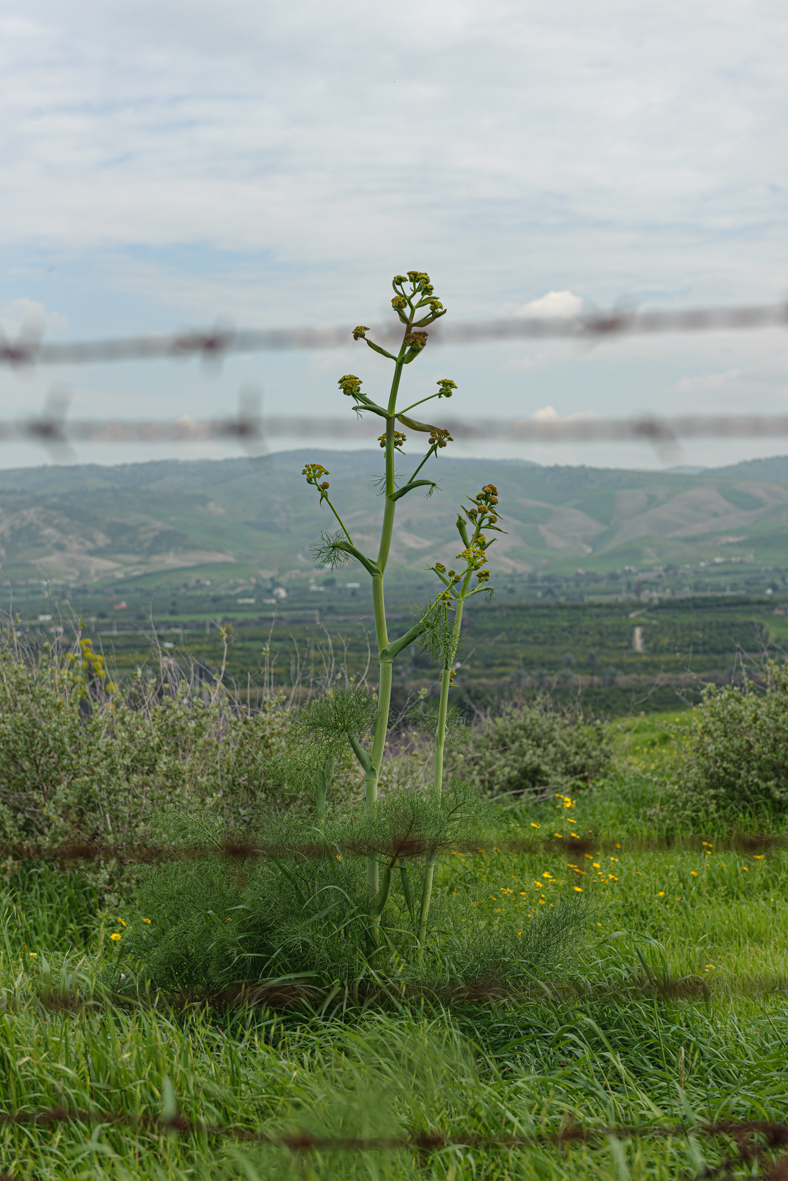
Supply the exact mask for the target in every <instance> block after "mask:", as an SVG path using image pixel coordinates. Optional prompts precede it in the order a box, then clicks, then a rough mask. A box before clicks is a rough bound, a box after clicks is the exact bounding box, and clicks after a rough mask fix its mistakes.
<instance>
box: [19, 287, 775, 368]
mask: <svg viewBox="0 0 788 1181" xmlns="http://www.w3.org/2000/svg"><path fill="white" fill-rule="evenodd" d="M785 326H788V304H784V303H774V304H754V305H748V306H739V307H727V308H726V307H717V308H685V309H676V310H666V311H645V312H641V311H636V310H628V309H614V310H612V311H606V312H592V313H590V314H586V315H580V316H573V317H568V316H567V317H564V316H562V317H541V316H540V317H534V316H531V317H522V316H510V317H507V318H505V319H496V320H475V321H465V322H458V323H451V322H450V323H448V324H446V323H444V322H441V323H439V324H436V325H434V326H433V327H432V328H431V331H430V334H429V335H430V340H431V342H432V343H434V344H471V343H479V342H483V341H498V342H502V341H516V340H525V339H532V340H550V339H570V340H571V339H575V340H600V339H603V338H604V339H611V338H613V337H619V336H632V335H654V334H656V333H672V332H712V331H725V332H728V331H731V330H748V329H754V328H774V327H785ZM368 331H369V332H370V333H371V334H372V335H374V336H376V337H377V339H378V340H382V341H390V340H395V339H399V337H400V336H401V335H402V329H401V327H399V326H395V325H393V324H383V325H377V326H376V327H374V328H372V329H369V330H368ZM351 336H352V329H351V328H349V327H344V326H330V327H309V328H269V329H243V328H238V329H236V328H212V329H193V330H189V331H186V332H180V333H172V334H170V335H164V334H162V335H158V334H156V335H149V336H128V337H122V338H117V339H110V340H93V341H59V342H54V341H53V342H50V343H47V342H45V341H44V340H43V339H42V338H41V336H40V335H37V334H36V333H35V331H34V330H32V329H31V328H25V326H23V328H22V330H21V331H20V332H19V334H18V335H17V336H16V337H15V338H13V339H10V338H9V337H8V336H7V335H3V336H0V364H5V365H11V366H17V367H21V366H29V365H83V364H88V363H91V362H93V363H98V362H105V363H106V362H112V361H141V360H161V359H166V358H184V357H190V356H201V357H203V358H205V359H207V360H215V359H217V358H219V357H221V356H223V355H225V354H227V353H251V352H260V351H282V350H300V349H330V348H341V347H348V346H349V345H350V344H351V343H352V339H351Z"/></svg>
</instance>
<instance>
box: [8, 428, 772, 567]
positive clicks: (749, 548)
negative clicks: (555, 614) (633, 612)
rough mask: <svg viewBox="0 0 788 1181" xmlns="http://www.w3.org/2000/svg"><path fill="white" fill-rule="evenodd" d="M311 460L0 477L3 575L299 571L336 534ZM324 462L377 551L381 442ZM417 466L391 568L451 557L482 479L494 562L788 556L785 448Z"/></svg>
mask: <svg viewBox="0 0 788 1181" xmlns="http://www.w3.org/2000/svg"><path fill="white" fill-rule="evenodd" d="M319 458H320V454H319V451H318V449H316V448H315V449H310V450H308V451H307V450H303V451H301V450H299V451H291V452H279V453H277V454H274V455H270V456H266V457H264V458H260V459H233V460H221V461H212V460H201V461H187V462H179V461H162V462H151V463H139V464H126V465H122V466H118V467H102V466H99V465H93V464H90V465H88V464H85V465H76V466H69V467H54V466H50V467H41V468H24V469H18V470H8V471H3V472H0V559H1V560H2V564H3V567H4V571H5V577H6V578H10V579H12V580H16V579H24V578H33V577H42V578H43V577H48V578H51V579H58V580H63V581H66V582H76V581H80V582H81V581H86V580H87V581H100V580H103V579H112V580H116V579H118V578H121V577H130V576H135V575H136V576H138V575H143V574H145V575H151V574H155V573H157V572H161V573H164V572H172V571H173V570H176V569H189V570H192V571H193V572H195V573H196V572H198V571H199V570H201V569H205V568H206V567H210V568H211V569H213V570H216V569H217V568H219V569H221V568H223V567H225V566H226V565H227V564H230V565H232V566H233V567H234V568H236V569H237V568H238V567H239V564H240V565H241V566H244V567H253V568H254V569H255V570H262V571H265V572H275V571H282V570H289V569H304V570H308V569H310V568H311V567H312V566H313V565H314V558H313V556H312V553H311V547H312V546H313V545H314V544H315V542H316V541H318V540H319V537H320V532H321V529H322V530H327V529H332V520H331V518H330V514H329V512H328V510H327V509H326V508H325V507H324V508H323V509H320V508H319V507H318V503H317V496H316V495H315V494H314V489H311V488H308V487H307V486H306V484H305V481H304V479H303V477H302V476H301V475H300V472H301V469H302V467H303V465H304V463H305V462H307V461H313V460H315V459H319ZM323 459H324V461H325V462H326V464H327V466H328V468H329V470H330V472H331V475H330V477H329V480H330V483H331V495H332V497H335V498H336V503H337V505H338V506H341V509H342V510H344V511H343V517H344V519H345V521H346V523H347V525H348V527H349V529H350V530H351V532H352V533H353V535H354V540H356V541H357V543H359V544H361V545H362V546H370V547H371V546H373V543H374V538H375V534H376V523H377V520H378V518H379V516H380V513H381V500H380V498H379V496H378V494H377V490H376V486H375V481H376V479H377V477H378V475H379V473H380V452H379V451H351V452H330V453H328V454H327V455H326V456H323ZM414 466H415V465H414ZM402 469H403V470H402V474H403V476H406V475H407V474H408V473H409V470H410V466H409V465H406V462H405V461H403V462H402ZM426 474H431V475H432V478H434V479H437V480H438V481H439V484H440V494H438V495H435V496H433V497H431V498H429V499H424V498H423V497H421V496H420V495H419V493H418V492H416V493H412V494H411V495H410V496H408V497H407V498H405V499H404V500H403V501H401V502H400V507H399V512H398V518H397V520H398V525H397V530H396V534H395V543H394V549H393V554H392V565H393V566H394V567H396V568H397V569H399V570H402V571H406V570H412V571H417V570H421V569H423V567H424V559H425V556H426V555H427V554H429V556H430V558H431V559H432V560H434V558H435V557H436V556H437V553H440V556H441V557H442V558H443V559H444V560H449V561H450V560H451V559H452V557H453V555H454V552H455V550H456V546H457V542H456V534H455V532H454V527H453V522H454V519H455V517H456V506H457V504H458V503H459V502H460V501H461V499H462V497H463V496H465V495H467V494H468V493H473V492H475V491H477V490H478V488H479V486H480V485H481V484H483V483H487V482H490V481H492V482H494V483H496V484H497V485H498V488H499V491H500V506H501V509H502V512H503V514H504V518H505V521H504V523H505V525H506V528H507V533H506V535H505V536H504V537H502V538H501V539H500V542H499V544H498V545H497V546H496V566H497V568H498V569H501V570H502V571H508V572H511V573H527V572H530V571H534V570H540V571H543V572H547V571H553V572H555V573H556V574H565V573H570V572H573V571H574V570H575V569H576V568H577V567H579V566H582V567H583V569H585V570H588V571H599V572H605V571H610V570H614V569H621V568H624V567H626V566H630V567H635V568H637V569H647V568H648V567H653V566H657V565H665V564H676V565H691V566H694V565H697V564H698V563H699V562H702V561H708V562H711V561H713V560H714V559H715V558H717V559H718V560H719V558H720V557H724V558H725V559H732V560H734V561H741V562H748V561H759V562H764V563H768V564H773V565H776V566H781V565H785V566H788V560H787V559H788V457H786V458H780V459H767V460H754V461H751V462H749V463H744V464H740V465H737V466H735V467H728V468H719V469H710V470H707V471H703V472H698V473H692V472H682V471H675V472H670V471H665V472H645V471H643V472H639V471H619V470H604V469H595V468H586V467H540V466H538V465H536V464H531V463H527V462H524V461H519V460H475V459H450V458H445V457H443V456H441V458H440V459H439V460H438V461H437V462H435V463H434V464H433V465H432V472H428V473H426ZM228 573H229V571H228Z"/></svg>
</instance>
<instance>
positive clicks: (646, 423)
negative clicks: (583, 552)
mask: <svg viewBox="0 0 788 1181" xmlns="http://www.w3.org/2000/svg"><path fill="white" fill-rule="evenodd" d="M442 429H445V430H448V431H449V433H450V434H451V436H452V438H453V440H455V441H456V442H458V443H467V442H506V443H509V444H512V443H521V444H523V445H527V444H531V443H594V442H608V443H627V442H641V443H649V444H651V445H653V446H655V447H657V448H665V447H671V446H673V445H675V444H677V443H678V442H679V441H680V440H681V439H690V438H692V439H699V438H709V439H732V438H736V439H743V438H777V437H786V436H788V415H786V414H772V415H755V414H739V415H725V414H708V415H691V416H683V417H678V418H662V417H658V416H656V415H642V416H640V417H637V418H600V417H597V416H596V415H593V414H589V415H573V416H572V417H570V418H565V419H561V418H548V419H544V418H518V419H490V418H484V419H448V420H445V421H444V422H443V424H442ZM379 431H380V426H379V425H376V423H375V422H373V421H371V420H364V419H360V420H357V421H355V422H353V421H347V420H346V419H343V418H339V417H327V416H326V417H323V416H321V417H313V416H307V415H288V416H284V415H272V416H270V417H268V416H266V417H265V418H264V417H262V416H261V415H256V414H255V415H244V414H241V415H238V416H237V417H233V418H223V419H213V420H206V421H198V420H196V419H194V418H191V417H188V416H184V417H183V418H179V419H176V420H175V421H173V422H162V421H155V420H149V421H136V422H135V421H133V420H125V421H124V420H122V419H121V420H116V421H110V420H73V421H72V420H68V419H66V418H65V417H64V416H61V415H49V414H46V413H44V414H42V415H40V416H35V417H31V418H26V419H18V420H5V421H0V442H33V443H39V444H41V445H43V446H45V447H52V446H57V445H68V444H69V443H71V442H83V443H84V442H87V443H198V442H204V441H206V440H210V439H214V440H235V441H237V442H239V443H240V444H241V445H243V446H250V447H258V448H259V447H260V446H264V445H265V443H266V441H267V440H268V439H269V438H287V439H320V440H329V439H348V440H359V441H361V440H367V439H369V440H370V441H371V440H373V439H376V438H377V435H378V433H379Z"/></svg>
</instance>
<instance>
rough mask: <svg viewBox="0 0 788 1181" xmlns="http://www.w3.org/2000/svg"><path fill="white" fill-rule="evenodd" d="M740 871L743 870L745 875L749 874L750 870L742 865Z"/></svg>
mask: <svg viewBox="0 0 788 1181" xmlns="http://www.w3.org/2000/svg"><path fill="white" fill-rule="evenodd" d="M742 869H743V870H744V872H745V873H749V872H750V868H749V866H748V865H743V866H742Z"/></svg>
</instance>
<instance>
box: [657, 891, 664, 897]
mask: <svg viewBox="0 0 788 1181" xmlns="http://www.w3.org/2000/svg"><path fill="white" fill-rule="evenodd" d="M664 895H665V891H664V890H660V891H659V892H658V894H657V898H663V897H664Z"/></svg>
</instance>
